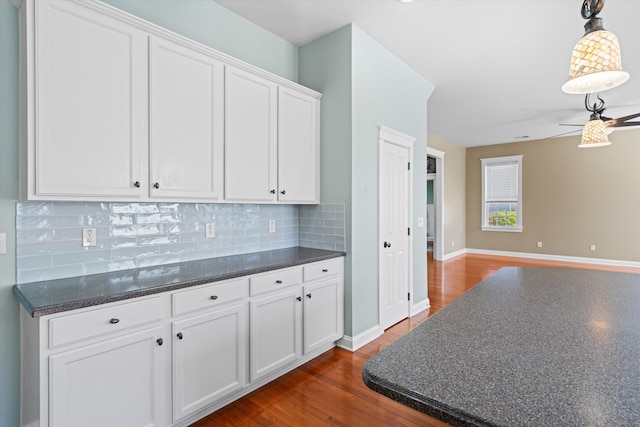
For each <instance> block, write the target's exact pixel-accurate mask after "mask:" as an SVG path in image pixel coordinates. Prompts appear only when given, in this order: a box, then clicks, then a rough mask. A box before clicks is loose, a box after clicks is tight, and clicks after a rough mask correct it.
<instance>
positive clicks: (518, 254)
mask: <svg viewBox="0 0 640 427" xmlns="http://www.w3.org/2000/svg"><path fill="white" fill-rule="evenodd" d="M465 252H466V253H469V254H479V255H497V256H506V257H514V258H529V259H543V260H548V261H565V262H575V263H581V264H599V265H611V266H617V267H636V268H640V262H638V261H624V260H616V259H604V258H586V257H578V256H567V255H550V254H536V253H529V252H507V251H493V250H487V249H468V248H467V249H465Z"/></svg>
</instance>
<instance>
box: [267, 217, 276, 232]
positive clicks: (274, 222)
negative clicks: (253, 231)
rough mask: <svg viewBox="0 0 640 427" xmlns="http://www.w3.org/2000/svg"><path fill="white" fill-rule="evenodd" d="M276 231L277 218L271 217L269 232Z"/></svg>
mask: <svg viewBox="0 0 640 427" xmlns="http://www.w3.org/2000/svg"><path fill="white" fill-rule="evenodd" d="M275 232H276V220H275V219H270V220H269V233H275Z"/></svg>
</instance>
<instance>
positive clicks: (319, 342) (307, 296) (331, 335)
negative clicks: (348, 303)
mask: <svg viewBox="0 0 640 427" xmlns="http://www.w3.org/2000/svg"><path fill="white" fill-rule="evenodd" d="M343 316H344V314H343V295H342V277H338V276H336V277H334V278H332V279H327V280H324V281H322V282H318V283H314V284H310V285H307V286H305V287H304V319H303V323H304V353H305V354H307V353H309V352H311V351H314V350H316V349H318V348H320V347H322V346H324V345H327V344H329V343H332V342H334V341H336V340H338V339H340V338H342V335H343V331H344V327H343V325H344V322H343Z"/></svg>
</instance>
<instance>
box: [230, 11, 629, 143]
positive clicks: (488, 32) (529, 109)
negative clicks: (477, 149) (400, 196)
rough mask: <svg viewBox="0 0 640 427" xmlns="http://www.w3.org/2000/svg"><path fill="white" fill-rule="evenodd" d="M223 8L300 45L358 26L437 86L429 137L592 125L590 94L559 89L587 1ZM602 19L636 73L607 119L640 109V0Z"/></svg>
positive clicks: (475, 139) (610, 95)
mask: <svg viewBox="0 0 640 427" xmlns="http://www.w3.org/2000/svg"><path fill="white" fill-rule="evenodd" d="M218 3H220V4H221V5H223V6H224V7H226V8H228V9H230V10H232V11H234V12H236V13H238V14H239V15H241V16H243V17H245V18H246V19H248V20H250V21H252V22H254V23H256V24H258V25H259V26H261V27H263V28H265V29H267V30H269V31H271V32H272V33H274V34H277V35H278V36H280V37H282V38H284V39H285V40H288V41H289V42H291V43H293V44H295V45H297V46H302V45H304V44H306V43H308V42H310V41H312V40H315V39H316V38H318V37H321V36H323V35H325V34H328V33H330V32H332V31H334V30H336V29H338V28H341V27H343V26H344V25H347V24H349V23H354V24H356V25H357V26H358V27H359V28H361V29H362V30H363V31H365V32H366V33H367V34H369V35H370V36H371V37H372V38H374V39H375V40H377V41H378V42H379V43H380V44H381V45H383V46H385V47H386V48H387V49H388V50H390V51H391V52H393V53H394V54H395V55H396V56H397V57H399V58H400V59H401V60H402V61H404V62H405V63H407V64H408V65H409V66H410V67H412V68H413V69H414V70H416V71H417V72H418V73H419V74H421V75H422V76H424V77H425V78H426V79H427V80H428V81H430V82H431V83H432V84H433V85H434V86H435V91H434V93H433V95H432V96H431V98H430V99H429V105H428V130H429V132H433V133H435V134H438V135H441V136H443V137H445V138H447V139H449V140H451V141H453V142H456V143H458V144H460V145H463V146H466V147H471V146H477V145H487V144H496V143H505V142H512V141H521V140H522V139H519V138H518V137H522V136H523V135H528V137H529V138H528V139H544V138H548V137H551V136H555V135H558V134H561V133H564V132H569V131H572V130H574V129H575V130H577V129H579V128H577V127H576V128H568V127H565V126H559V125H558V123H584V122H586V121H587V120H588V119H589V113H588V112H587V111H586V110H585V109H584V106H583V104H584V97H583V96H582V95H568V94H565V93H564V92H562V90H561V89H560V87H561V86H562V84H563V83H564V82H565V81H566V80H567V77H568V73H569V59H570V55H571V51H572V49H573V46H574V45H575V43H576V42H577V41H578V40H579V39H580V37H582V35H583V33H584V30H583V25H584V23H585V21H584V19H582V17H581V16H580V7H581V5H582V1H581V0H536V1H534V0H484V1H479V0H416V1H414V2H413V3H401V2H399V1H398V0H218ZM600 17H601V18H603V19H604V27H605V28H606V29H607V30H610V31H611V32H613V33H614V34H616V35H617V36H618V38H619V39H620V45H621V50H622V66H623V68H624V69H625V70H626V71H627V72H629V73H630V74H631V78H630V79H629V81H627V83H625V84H624V85H622V86H619V87H617V88H614V89H610V90H608V91H605V92H603V93H602V94H601V96H602V98H604V100H605V101H606V106H607V107H608V108H607V111H606V113H605V115H606V116H608V117H620V116H624V115H628V114H632V113H636V112H640V22H639V20H640V0H608V1H607V2H606V4H605V6H604V8H603V10H602V12H601V13H600ZM632 129H633V128H632ZM576 134H578V133H576ZM611 140H612V141H615V137H614V136H612V137H611Z"/></svg>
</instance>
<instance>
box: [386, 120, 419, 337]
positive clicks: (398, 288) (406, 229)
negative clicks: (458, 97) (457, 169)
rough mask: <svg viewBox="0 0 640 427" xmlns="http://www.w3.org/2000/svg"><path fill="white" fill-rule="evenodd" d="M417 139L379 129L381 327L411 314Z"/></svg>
mask: <svg viewBox="0 0 640 427" xmlns="http://www.w3.org/2000/svg"><path fill="white" fill-rule="evenodd" d="M413 141H414V138H412V137H409V136H407V135H403V134H401V133H399V132H395V131H392V130H390V129H387V128H383V127H381V128H380V201H379V203H380V205H379V208H378V209H379V221H380V242H379V243H380V274H379V287H380V326H381V328H382V329H386V328H388V327H389V326H391V325H393V324H395V323H397V322H399V321H400V320H402V319H405V318H406V317H408V316H409V309H410V300H411V283H412V276H411V264H412V262H411V254H412V251H411V247H412V244H411V232H410V226H411V215H412V181H413V180H412V171H411V166H410V163H411V159H412V158H413Z"/></svg>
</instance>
